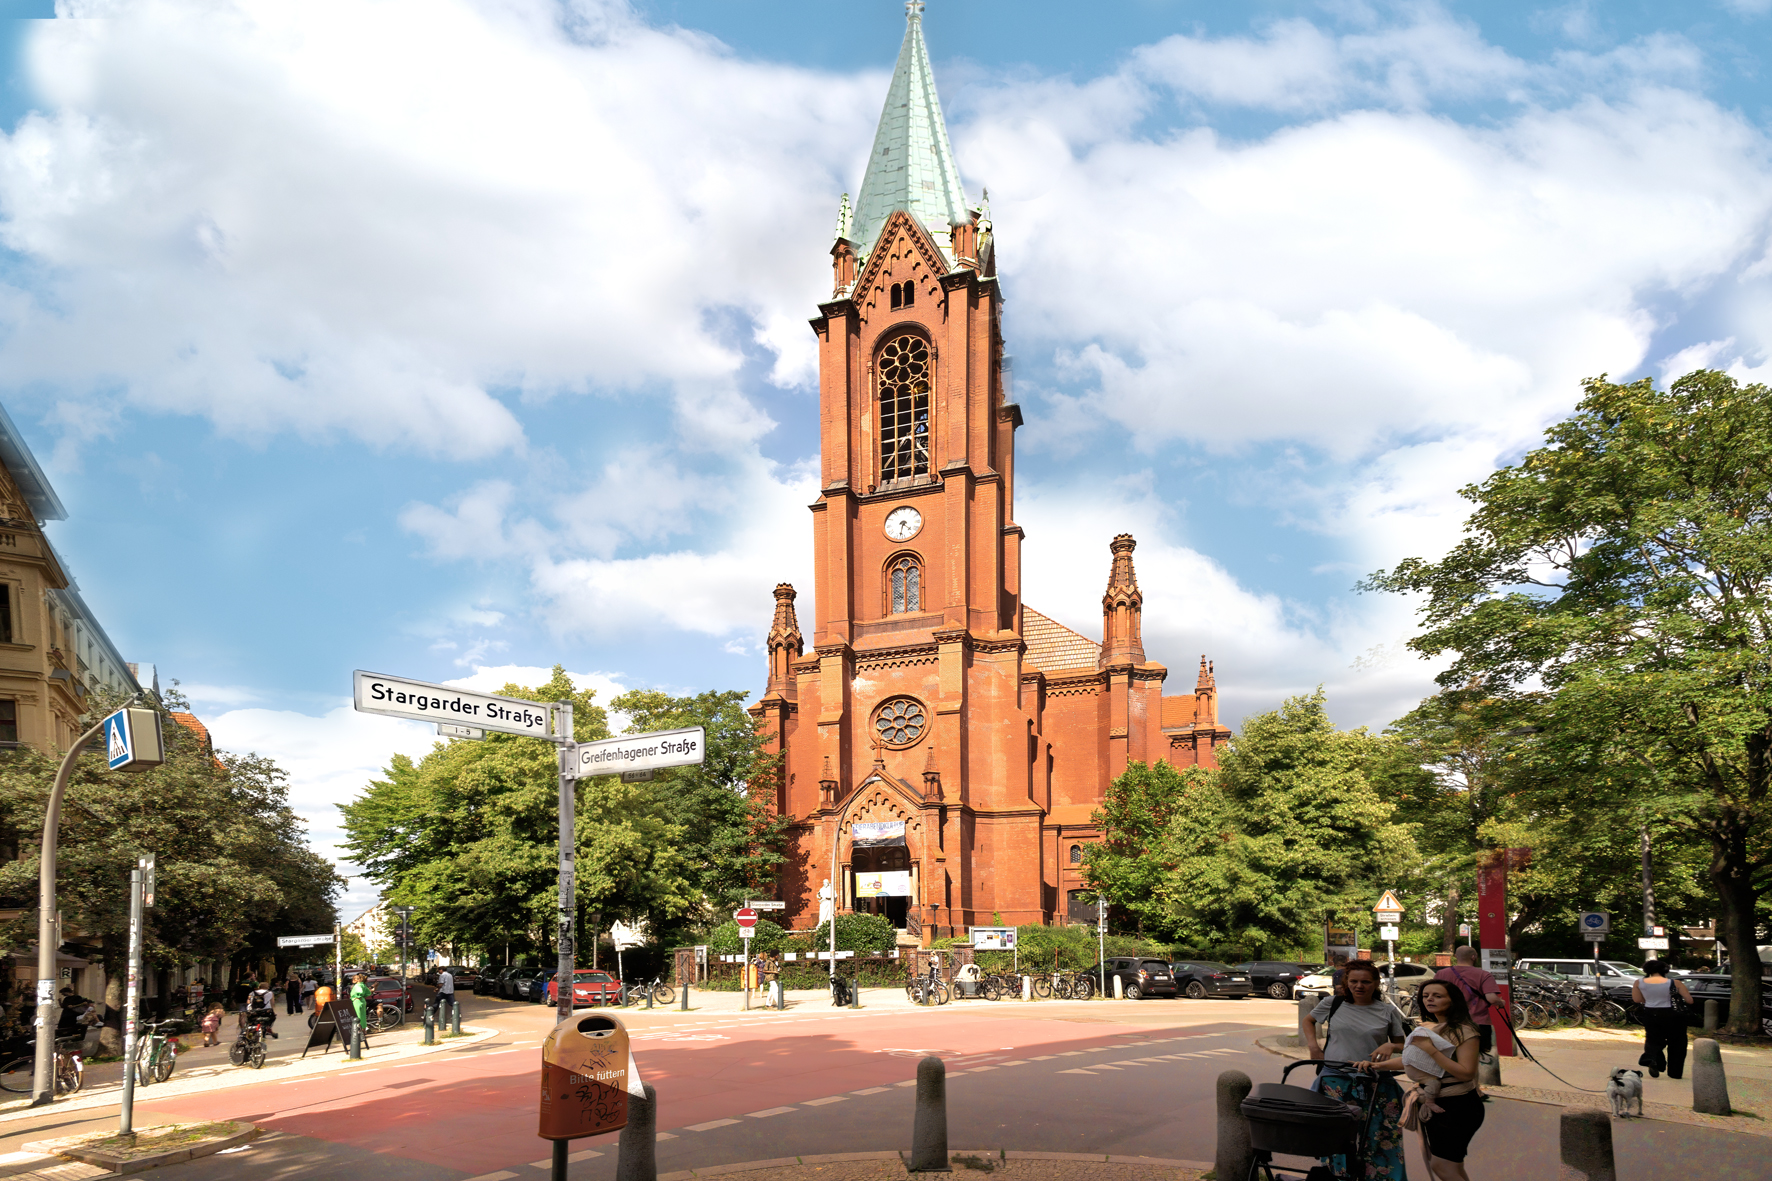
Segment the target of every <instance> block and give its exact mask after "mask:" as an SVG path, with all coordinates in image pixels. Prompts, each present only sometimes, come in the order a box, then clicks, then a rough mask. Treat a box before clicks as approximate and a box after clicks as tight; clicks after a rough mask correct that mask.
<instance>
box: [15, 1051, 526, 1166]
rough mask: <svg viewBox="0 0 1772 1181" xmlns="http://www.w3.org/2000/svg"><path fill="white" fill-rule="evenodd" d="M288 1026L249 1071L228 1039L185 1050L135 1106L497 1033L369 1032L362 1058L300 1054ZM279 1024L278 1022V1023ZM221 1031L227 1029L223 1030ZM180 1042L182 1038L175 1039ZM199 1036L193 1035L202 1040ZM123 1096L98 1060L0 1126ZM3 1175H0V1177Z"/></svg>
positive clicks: (116, 1078) (118, 1073) (119, 1073)
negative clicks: (72, 1082)
mask: <svg viewBox="0 0 1772 1181" xmlns="http://www.w3.org/2000/svg"><path fill="white" fill-rule="evenodd" d="M289 1020H291V1021H292V1022H293V1023H292V1024H291V1025H290V1027H289V1028H286V1029H280V1030H278V1033H280V1034H282V1036H281V1037H279V1038H278V1039H277V1040H276V1041H274V1042H272V1043H271V1046H272V1050H271V1053H270V1055H269V1056H267V1058H266V1059H265V1064H264V1067H263V1068H262V1069H259V1070H254V1069H253V1068H252V1067H250V1066H235V1065H234V1064H233V1063H231V1062H229V1061H228V1046H229V1044H231V1042H232V1040H233V1039H232V1037H231V1036H229V1037H228V1038H227V1039H226V1040H224V1041H223V1042H222V1043H221V1044H220V1045H219V1046H212V1047H210V1048H208V1049H203V1048H201V1047H200V1046H199V1047H196V1048H191V1049H187V1050H186V1052H185V1053H183V1054H180V1055H179V1056H178V1064H177V1066H176V1068H175V1069H174V1071H173V1074H172V1077H171V1078H169V1079H167V1080H166V1081H165V1082H163V1083H154V1084H153V1085H151V1086H146V1087H144V1086H141V1085H139V1084H137V1086H136V1088H135V1098H136V1101H137V1102H146V1101H148V1100H151V1099H163V1098H167V1097H169V1096H174V1095H193V1094H199V1093H201V1092H204V1091H222V1090H227V1089H229V1088H231V1087H238V1086H247V1085H250V1084H252V1083H256V1082H265V1081H269V1080H273V1079H274V1080H276V1081H279V1082H281V1081H286V1080H289V1079H295V1078H306V1077H308V1076H310V1075H316V1074H327V1073H333V1072H343V1071H345V1070H349V1069H353V1068H361V1067H365V1066H374V1065H380V1064H385V1063H387V1062H391V1061H394V1060H396V1059H400V1058H413V1057H418V1056H420V1055H424V1054H435V1053H438V1052H439V1051H442V1050H450V1049H460V1048H462V1047H465V1046H471V1045H473V1044H474V1043H475V1042H480V1041H484V1040H486V1039H487V1038H490V1037H492V1036H493V1035H494V1034H495V1033H497V1032H498V1031H497V1030H494V1029H490V1028H486V1027H483V1026H471V1025H464V1026H462V1036H461V1037H458V1038H442V1039H439V1040H438V1041H437V1043H436V1044H435V1045H430V1046H425V1045H420V1044H419V1043H420V1042H421V1041H422V1040H423V1038H424V1030H423V1029H422V1028H420V1027H419V1026H417V1025H413V1024H410V1023H408V1024H405V1025H402V1026H401V1027H400V1028H399V1029H397V1030H395V1031H393V1032H392V1033H380V1034H374V1035H372V1036H371V1037H370V1038H369V1039H368V1042H369V1044H368V1045H366V1046H365V1047H364V1049H363V1057H362V1058H361V1059H352V1058H348V1057H346V1056H345V1052H344V1048H343V1047H342V1046H341V1045H340V1043H339V1042H337V1041H334V1042H333V1043H332V1048H331V1049H330V1050H329V1051H326V1052H324V1053H323V1052H322V1051H321V1048H320V1047H319V1046H316V1047H314V1048H313V1049H312V1050H309V1051H308V1054H307V1056H306V1057H305V1058H304V1057H303V1056H302V1050H303V1048H304V1047H306V1046H307V1044H308V1027H307V1021H306V1019H305V1018H295V1019H289ZM278 1024H279V1025H283V1024H284V1022H283V1021H279V1022H278ZM223 1032H224V1033H227V1034H229V1035H231V1033H232V1031H231V1030H228V1029H226V1028H225V1027H224V1030H223ZM180 1040H181V1041H182V1040H185V1039H184V1038H181V1039H180ZM201 1040H202V1035H201V1034H199V1035H197V1039H196V1041H197V1042H201ZM122 1094H123V1063H122V1062H121V1061H118V1062H101V1063H98V1064H96V1065H93V1066H89V1067H87V1068H86V1085H85V1086H84V1087H82V1088H81V1089H80V1091H79V1092H78V1093H76V1094H73V1095H68V1096H63V1097H60V1098H57V1099H56V1100H55V1102H54V1103H53V1104H52V1105H50V1106H48V1107H32V1106H31V1097H30V1096H29V1095H20V1096H17V1097H16V1098H9V1099H8V1100H7V1101H6V1102H5V1103H0V1124H3V1123H8V1122H11V1121H15V1120H21V1119H31V1118H34V1117H37V1116H41V1115H43V1114H44V1113H45V1112H48V1111H57V1112H61V1111H84V1110H87V1109H89V1108H95V1107H110V1106H113V1105H115V1104H116V1103H117V1102H119V1100H120V1099H121V1097H122ZM3 1176H4V1173H3V1172H0V1177H3Z"/></svg>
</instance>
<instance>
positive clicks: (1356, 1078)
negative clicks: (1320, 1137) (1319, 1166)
mask: <svg viewBox="0 0 1772 1181" xmlns="http://www.w3.org/2000/svg"><path fill="white" fill-rule="evenodd" d="M1374 1085H1376V1086H1377V1087H1378V1101H1377V1102H1376V1103H1374V1104H1373V1105H1372V1121H1371V1123H1370V1124H1368V1125H1367V1127H1366V1167H1365V1170H1364V1171H1363V1172H1360V1173H1355V1174H1353V1176H1355V1177H1357V1178H1360V1179H1361V1181H1381V1179H1382V1181H1409V1174H1408V1171H1407V1169H1406V1168H1405V1167H1404V1164H1403V1088H1401V1087H1399V1086H1398V1085H1397V1081H1396V1080H1395V1079H1394V1078H1391V1077H1390V1076H1389V1075H1388V1074H1381V1075H1378V1076H1377V1078H1376V1082H1375V1081H1374V1079H1373V1078H1372V1077H1371V1076H1368V1075H1357V1074H1343V1073H1341V1072H1340V1071H1332V1070H1325V1071H1324V1072H1323V1073H1322V1075H1321V1077H1319V1078H1318V1079H1317V1090H1319V1091H1321V1092H1322V1093H1323V1094H1325V1095H1328V1096H1329V1097H1330V1098H1332V1099H1340V1100H1342V1101H1344V1102H1347V1103H1357V1104H1359V1105H1360V1106H1361V1107H1364V1106H1365V1105H1366V1098H1367V1096H1368V1095H1369V1094H1370V1092H1369V1091H1368V1090H1367V1089H1366V1088H1368V1087H1371V1086H1374ZM1325 1159H1326V1160H1327V1161H1328V1163H1329V1167H1330V1168H1331V1169H1333V1170H1334V1171H1335V1173H1336V1175H1337V1176H1347V1175H1348V1160H1347V1157H1345V1156H1334V1157H1327V1158H1325Z"/></svg>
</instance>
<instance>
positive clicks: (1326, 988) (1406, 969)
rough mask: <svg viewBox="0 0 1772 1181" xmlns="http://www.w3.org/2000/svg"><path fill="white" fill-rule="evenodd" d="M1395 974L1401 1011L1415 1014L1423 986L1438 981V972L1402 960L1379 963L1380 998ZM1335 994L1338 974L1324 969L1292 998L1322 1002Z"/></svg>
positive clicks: (1296, 988)
mask: <svg viewBox="0 0 1772 1181" xmlns="http://www.w3.org/2000/svg"><path fill="white" fill-rule="evenodd" d="M1393 970H1394V971H1395V973H1396V982H1397V1007H1398V1008H1399V1009H1401V1010H1403V1012H1405V1013H1408V1012H1411V1011H1413V1009H1414V1005H1415V994H1416V993H1417V992H1419V991H1420V990H1421V986H1422V985H1424V984H1426V983H1427V982H1428V981H1429V980H1432V979H1433V978H1434V972H1435V971H1436V969H1434V968H1431V967H1429V966H1428V965H1426V964H1411V963H1406V962H1404V961H1402V960H1398V961H1396V962H1395V963H1388V962H1379V963H1378V989H1379V995H1380V996H1383V995H1384V982H1385V980H1386V978H1387V977H1388V976H1389V975H1390V973H1391V972H1392V971H1393ZM1333 991H1335V989H1334V974H1333V972H1332V971H1331V970H1330V969H1328V968H1324V969H1323V970H1321V971H1319V972H1313V973H1311V974H1310V975H1309V976H1306V977H1304V978H1303V979H1302V980H1300V981H1299V982H1298V983H1297V984H1296V985H1295V986H1294V987H1293V989H1292V995H1293V996H1296V997H1305V998H1309V999H1313V1000H1321V999H1322V998H1324V997H1326V996H1328V995H1329V994H1330V993H1332V992H1333Z"/></svg>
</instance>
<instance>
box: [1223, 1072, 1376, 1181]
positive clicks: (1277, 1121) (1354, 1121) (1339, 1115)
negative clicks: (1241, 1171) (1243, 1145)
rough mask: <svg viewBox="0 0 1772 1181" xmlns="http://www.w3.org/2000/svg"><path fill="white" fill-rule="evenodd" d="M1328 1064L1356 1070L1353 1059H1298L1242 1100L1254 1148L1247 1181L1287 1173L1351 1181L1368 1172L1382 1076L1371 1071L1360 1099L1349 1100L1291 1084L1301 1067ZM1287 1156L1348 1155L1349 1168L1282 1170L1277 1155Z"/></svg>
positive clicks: (1309, 1179) (1272, 1179)
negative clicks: (1368, 1139)
mask: <svg viewBox="0 0 1772 1181" xmlns="http://www.w3.org/2000/svg"><path fill="white" fill-rule="evenodd" d="M1319 1065H1320V1066H1323V1067H1326V1068H1329V1069H1335V1068H1338V1067H1340V1068H1346V1069H1348V1070H1350V1071H1351V1070H1352V1068H1353V1065H1354V1064H1353V1063H1351V1062H1322V1063H1318V1062H1311V1061H1303V1062H1293V1063H1291V1064H1290V1065H1288V1066H1287V1067H1286V1069H1285V1070H1283V1071H1281V1072H1280V1081H1279V1082H1277V1083H1258V1084H1257V1085H1256V1086H1255V1087H1254V1089H1252V1090H1251V1091H1250V1092H1249V1097H1248V1098H1247V1099H1244V1100H1243V1118H1244V1119H1245V1120H1247V1121H1248V1123H1249V1146H1250V1147H1251V1148H1253V1149H1254V1150H1255V1154H1254V1159H1253V1160H1251V1161H1250V1164H1249V1177H1248V1181H1279V1179H1280V1178H1283V1177H1303V1178H1304V1179H1305V1181H1347V1179H1350V1178H1355V1177H1363V1176H1365V1173H1366V1152H1367V1149H1368V1145H1367V1143H1366V1134H1367V1129H1368V1128H1370V1127H1371V1126H1372V1109H1373V1106H1374V1104H1376V1103H1377V1101H1378V1080H1377V1079H1375V1078H1373V1077H1372V1076H1371V1075H1361V1076H1356V1077H1359V1078H1360V1079H1361V1080H1362V1081H1363V1082H1364V1084H1365V1085H1364V1086H1363V1087H1359V1088H1357V1089H1356V1092H1355V1093H1356V1095H1357V1096H1358V1097H1359V1098H1360V1099H1361V1103H1363V1104H1364V1106H1361V1103H1346V1102H1343V1101H1342V1100H1340V1099H1332V1098H1330V1097H1329V1096H1327V1095H1320V1094H1318V1093H1317V1092H1315V1091H1311V1090H1307V1089H1306V1088H1304V1087H1294V1086H1288V1085H1287V1083H1286V1076H1287V1075H1288V1074H1291V1073H1292V1072H1293V1071H1294V1070H1297V1069H1298V1068H1299V1067H1300V1066H1319ZM1276 1152H1280V1153H1285V1154H1286V1155H1288V1156H1327V1157H1336V1156H1339V1157H1341V1158H1343V1161H1344V1162H1345V1164H1346V1166H1347V1167H1346V1171H1345V1172H1337V1171H1335V1170H1333V1169H1331V1168H1330V1167H1329V1166H1328V1165H1324V1164H1318V1165H1314V1166H1312V1168H1311V1169H1310V1171H1309V1172H1299V1171H1298V1170H1297V1169H1294V1168H1279V1167H1276V1166H1275V1164H1274V1153H1276Z"/></svg>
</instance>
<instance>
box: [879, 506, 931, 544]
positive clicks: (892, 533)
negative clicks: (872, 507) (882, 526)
mask: <svg viewBox="0 0 1772 1181" xmlns="http://www.w3.org/2000/svg"><path fill="white" fill-rule="evenodd" d="M922 528H923V514H922V513H920V512H918V511H917V510H916V509H914V508H912V507H911V506H910V505H908V504H907V505H902V506H900V507H899V508H895V509H893V510H892V511H891V512H889V513H887V514H886V536H887V537H889V538H890V539H892V540H893V541H909V540H910V539H911V538H913V537H915V536H916V535H917V533H918V531H919V530H921V529H922Z"/></svg>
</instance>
